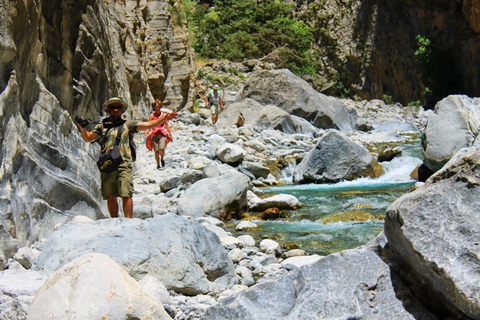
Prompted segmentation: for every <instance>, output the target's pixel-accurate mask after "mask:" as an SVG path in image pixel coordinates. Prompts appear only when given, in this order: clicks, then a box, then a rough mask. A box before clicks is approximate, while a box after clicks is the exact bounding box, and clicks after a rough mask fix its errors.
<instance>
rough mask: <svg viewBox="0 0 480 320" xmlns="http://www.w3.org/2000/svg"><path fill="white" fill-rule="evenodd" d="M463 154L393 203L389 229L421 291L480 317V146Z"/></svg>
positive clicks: (453, 308)
mask: <svg viewBox="0 0 480 320" xmlns="http://www.w3.org/2000/svg"><path fill="white" fill-rule="evenodd" d="M462 153H464V154H463V156H458V157H457V156H455V157H454V158H453V159H452V160H451V161H450V162H449V163H447V164H446V165H445V166H444V167H443V168H442V169H441V170H440V171H438V172H437V173H436V174H434V175H433V176H432V177H430V178H429V179H428V180H427V181H426V183H425V185H424V186H423V187H421V188H419V189H417V190H416V191H414V192H411V193H408V194H405V195H404V196H402V197H400V198H399V199H397V200H396V201H395V202H394V203H392V204H391V205H390V207H389V208H388V210H387V215H386V219H385V234H386V236H387V238H388V244H389V246H390V248H391V249H392V250H394V251H395V252H397V254H398V255H399V256H400V257H401V259H402V260H403V261H405V263H407V265H408V267H409V268H411V270H412V272H411V273H412V274H415V275H416V279H417V280H416V281H417V282H418V283H420V279H421V283H422V284H423V286H418V288H417V291H419V292H418V293H419V294H420V295H423V296H424V298H425V299H426V300H429V301H437V304H438V305H443V306H446V307H447V308H450V310H451V312H452V313H456V312H457V310H460V311H461V312H463V313H464V314H466V315H467V316H468V317H470V318H473V319H480V291H479V290H478V286H479V282H478V279H479V270H480V259H479V257H480V243H479V239H480V219H479V216H478V213H479V212H480V202H479V201H478V199H479V197H480V187H479V186H480V168H479V166H478V163H480V149H479V148H474V149H473V150H467V151H466V152H462ZM413 281H415V280H413Z"/></svg>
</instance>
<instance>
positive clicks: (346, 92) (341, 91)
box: [333, 74, 351, 98]
mask: <svg viewBox="0 0 480 320" xmlns="http://www.w3.org/2000/svg"><path fill="white" fill-rule="evenodd" d="M344 78H345V76H342V75H340V74H337V76H336V77H335V85H334V86H333V87H334V88H335V90H336V91H337V95H338V96H339V97H340V98H349V97H350V93H351V90H350V88H349V87H348V86H346V85H345V80H344Z"/></svg>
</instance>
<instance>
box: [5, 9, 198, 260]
mask: <svg viewBox="0 0 480 320" xmlns="http://www.w3.org/2000/svg"><path fill="white" fill-rule="evenodd" d="M169 10H170V2H169V1H167V0H164V1H146V0H145V1H141V0H139V1H118V0H101V1H100V0H75V1H74V0H64V1H61V0H49V1H42V0H36V1H33V0H17V1H11V0H1V1H0V30H1V32H0V140H1V141H2V145H1V146H0V214H1V215H2V217H3V218H4V219H2V220H1V221H2V224H3V225H1V226H0V229H4V230H6V231H7V232H8V233H9V234H10V235H11V236H13V237H15V238H17V239H18V240H19V241H20V242H21V243H23V244H27V243H28V242H33V241H35V240H37V239H39V238H43V237H45V236H46V235H48V233H49V232H50V231H51V230H53V228H54V227H55V225H56V224H58V223H62V222H65V221H68V220H69V219H71V217H72V216H74V215H76V214H85V215H89V216H91V217H92V218H101V217H103V216H105V214H106V208H105V205H104V203H103V202H102V200H101V198H100V194H99V174H98V170H97V168H96V166H95V158H96V155H97V153H98V149H99V148H98V146H97V145H95V144H85V143H84V142H83V141H82V139H81V138H80V135H79V132H78V129H77V128H76V126H75V124H74V123H73V121H72V118H73V115H77V114H80V115H85V116H87V117H89V118H91V119H97V120H98V119H100V118H101V116H102V113H103V110H102V107H101V105H102V103H103V102H104V101H105V100H106V99H107V98H109V97H111V96H121V97H123V98H124V99H125V100H126V101H127V102H128V103H129V105H130V106H131V107H130V108H129V110H128V111H127V115H128V116H129V117H135V118H139V119H142V118H143V119H145V118H146V117H147V116H148V114H149V112H150V110H151V109H150V102H151V101H153V99H154V98H160V99H163V100H164V101H167V102H169V104H170V105H169V106H170V107H171V108H173V109H178V108H181V107H183V106H184V105H185V104H186V101H187V98H188V95H189V92H190V90H191V87H190V79H191V75H192V73H193V69H194V66H193V62H192V57H191V56H192V51H191V50H190V49H189V48H188V45H187V39H186V35H185V34H184V33H183V31H181V30H179V29H176V28H174V27H173V24H172V15H171V14H170V11H169ZM0 253H1V252H0ZM0 256H2V255H1V254H0ZM4 258H6V259H8V258H9V257H8V256H5V257H4Z"/></svg>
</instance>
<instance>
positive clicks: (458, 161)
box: [0, 70, 480, 320]
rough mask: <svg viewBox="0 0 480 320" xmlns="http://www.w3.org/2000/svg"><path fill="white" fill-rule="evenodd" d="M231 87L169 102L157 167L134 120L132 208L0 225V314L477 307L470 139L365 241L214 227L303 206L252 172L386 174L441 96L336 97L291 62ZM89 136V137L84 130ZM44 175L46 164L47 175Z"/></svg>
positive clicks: (417, 315) (202, 315) (406, 314)
mask: <svg viewBox="0 0 480 320" xmlns="http://www.w3.org/2000/svg"><path fill="white" fill-rule="evenodd" d="M255 76H257V77H258V76H260V77H261V78H262V79H269V80H270V81H264V82H265V83H263V82H262V81H259V79H258V78H255ZM273 80H275V81H273ZM267 83H269V84H268V85H267ZM253 84H255V85H254V86H253ZM262 85H263V87H262V88H260V89H261V90H259V87H261V86H262ZM252 86H253V89H252ZM242 93H243V98H240V99H239V98H238V96H236V97H235V98H234V97H232V100H231V101H230V102H229V103H228V107H227V109H226V110H225V111H224V112H223V113H222V114H221V115H220V119H219V122H218V123H217V124H216V125H212V123H211V122H210V117H209V114H208V110H206V109H201V108H200V109H199V110H198V112H190V111H187V110H183V111H181V112H180V115H179V118H178V119H177V120H174V121H172V122H171V127H172V129H173V136H174V141H173V142H172V143H171V144H169V146H168V148H167V152H166V158H165V162H166V166H165V167H164V168H161V169H157V168H156V163H155V160H154V156H153V153H149V152H147V151H146V149H145V147H144V146H143V144H142V135H140V134H137V136H136V137H135V139H136V141H137V143H138V159H137V161H136V162H135V170H134V172H135V174H134V180H135V181H134V182H135V194H134V219H124V218H119V219H109V218H107V217H106V214H105V213H106V210H105V207H104V204H103V203H102V204H101V205H100V206H99V208H98V209H95V210H92V204H91V203H90V204H89V203H86V202H82V201H80V200H79V201H78V202H77V204H76V205H74V206H72V207H71V209H70V210H68V211H66V212H62V213H59V214H57V215H52V214H49V215H46V216H45V218H44V219H42V220H39V224H38V225H33V226H32V229H31V231H30V235H31V238H30V239H31V243H30V244H27V245H24V244H23V245H22V242H20V241H19V240H18V239H16V238H14V237H11V236H10V234H9V233H7V232H6V231H5V230H6V229H5V227H3V228H2V229H1V236H2V237H1V242H2V247H1V248H2V250H1V253H2V255H1V258H2V260H1V261H2V265H1V266H2V270H3V271H1V273H0V293H1V296H0V297H1V299H0V310H1V313H0V318H1V319H25V318H28V319H51V318H67V317H71V318H75V319H97V318H98V319H101V318H105V317H110V318H115V319H128V318H144V319H169V318H171V317H173V318H175V319H208V320H211V319H279V318H281V319H309V318H316V317H318V315H319V314H320V315H321V317H322V318H351V317H357V318H368V319H439V318H442V317H443V316H442V314H443V315H445V314H447V315H448V317H450V318H451V319H469V318H478V317H479V314H480V313H479V311H478V310H479V306H480V304H479V301H480V299H479V297H478V290H476V288H477V287H476V285H475V283H474V282H472V281H471V280H470V279H475V272H476V271H475V270H477V269H476V267H475V266H476V265H477V262H475V261H474V260H472V259H471V257H473V256H476V255H477V254H478V248H477V247H476V246H475V245H474V244H475V243H476V240H475V239H476V237H477V235H478V230H479V228H478V219H476V218H475V216H474V213H475V212H478V210H477V208H476V206H477V202H476V199H477V198H478V190H477V189H478V187H477V183H476V181H477V180H478V179H479V178H478V177H479V175H480V173H479V172H477V171H478V168H477V167H476V166H475V165H474V164H475V163H477V162H478V161H477V160H476V159H477V157H478V155H479V151H478V150H477V149H476V148H475V147H471V148H470V149H462V150H461V151H460V152H459V153H457V154H456V155H455V156H454V157H453V158H452V159H451V160H450V162H448V163H447V164H446V165H445V166H444V167H443V168H442V169H441V170H440V171H438V172H437V173H436V174H434V175H433V176H432V177H431V178H430V179H429V180H427V181H426V183H425V184H421V183H419V184H417V185H416V188H417V190H415V191H413V192H411V193H408V194H406V195H404V196H402V197H401V198H399V199H398V200H397V201H395V202H394V203H393V204H392V205H391V206H390V207H389V209H388V210H387V213H386V217H385V231H384V233H382V234H380V235H379V236H378V238H377V239H375V240H374V241H372V242H371V243H369V244H367V245H365V246H362V247H359V248H356V249H351V250H346V251H342V252H338V253H334V254H331V255H328V256H325V257H321V256H317V255H310V254H309V253H308V252H305V251H302V250H299V249H293V250H289V249H287V248H283V247H281V246H280V245H279V244H278V243H277V242H275V241H273V240H271V239H264V240H262V241H255V240H254V239H253V238H252V237H251V236H248V235H244V236H240V237H233V236H232V235H231V234H229V233H228V232H226V231H225V225H224V223H225V222H226V221H229V220H230V219H232V218H236V219H238V220H241V219H242V217H243V215H244V213H245V212H257V213H258V212H266V211H267V210H269V209H272V208H276V209H277V210H285V209H288V210H295V209H296V208H298V207H299V206H301V203H299V201H298V200H297V199H295V198H294V197H291V196H286V195H279V196H275V197H265V195H263V194H262V192H261V191H260V190H259V188H258V187H260V186H266V185H275V184H280V183H284V182H283V181H282V179H281V177H282V175H281V171H282V169H283V168H285V167H286V166H288V165H289V164H292V165H293V166H294V167H295V169H294V170H293V171H294V172H293V177H294V180H295V181H296V182H297V183H304V182H316V183H322V182H335V181H341V180H344V179H356V178H358V177H363V176H369V177H376V176H379V175H382V173H383V170H382V162H383V161H388V159H389V158H390V159H391V158H392V157H395V156H396V155H398V154H400V153H401V144H402V141H404V140H405V139H408V137H409V136H412V135H416V134H417V135H419V134H421V133H422V132H429V129H428V123H427V119H429V121H430V120H431V119H434V117H435V116H436V115H437V114H438V113H439V110H441V109H442V104H441V105H439V110H435V111H428V112H425V111H424V110H423V109H422V108H421V107H405V106H401V105H398V104H396V105H386V104H385V103H384V102H382V101H380V100H375V101H368V102H367V101H362V102H354V101H348V100H338V99H334V98H331V97H326V96H323V95H319V94H318V93H316V92H314V91H312V90H311V88H310V87H309V86H308V85H307V84H306V83H305V82H303V80H301V79H298V78H296V77H294V76H293V75H292V74H291V73H290V72H289V71H287V70H281V71H271V72H268V73H265V72H263V71H262V72H259V73H257V74H256V75H253V77H252V78H251V79H249V80H248V81H247V82H246V84H245V86H244V88H243V89H242ZM279 93H283V94H279ZM228 94H230V93H228ZM232 96H233V95H232ZM266 97H268V98H266ZM292 97H296V98H295V99H293V98H292ZM292 99H293V100H292ZM266 101H270V103H271V104H265V102H266ZM449 101H453V103H454V105H456V106H457V110H463V109H461V108H462V106H463V107H464V108H465V109H467V110H468V108H475V105H469V104H466V103H465V102H469V101H470V102H471V101H473V100H468V99H466V98H460V99H457V98H456V97H451V98H448V99H447V100H445V101H444V102H443V105H445V104H446V105H447V106H448V107H449V109H448V110H449V112H450V113H452V114H454V108H452V107H451V106H452V104H451V103H450V102H449ZM459 101H460V102H462V103H463V104H462V103H458V104H455V102H459ZM292 105H295V106H296V107H292ZM313 106H316V107H313ZM286 110H288V111H286ZM239 113H242V114H243V115H244V117H245V120H246V121H245V124H244V125H243V126H241V127H239V126H237V125H235V124H234V123H235V122H236V120H237V118H238V115H239ZM461 113H462V114H468V113H466V112H461ZM300 115H301V116H300ZM447 119H448V120H449V121H450V120H451V119H450V118H447ZM461 119H465V118H461ZM470 120H471V121H469V123H473V122H474V118H473V117H472V118H470ZM434 122H435V121H434ZM439 122H441V121H436V122H435V123H436V125H438V123H439ZM313 123H316V125H313ZM456 124H457V125H458V123H456ZM320 125H321V126H323V128H319V127H318V126H320ZM450 126H451V127H454V126H453V125H452V124H450ZM445 128H448V126H445ZM446 131H448V130H446ZM406 133H408V134H406ZM430 137H432V135H430ZM447 138H448V135H447ZM447 138H444V139H445V140H448V139H447ZM425 143H427V142H425ZM424 147H425V148H428V144H425V145H424ZM85 148H86V149H87V150H88V151H89V152H91V153H92V154H95V153H96V152H98V147H97V146H95V145H90V146H85ZM92 158H93V159H94V156H92ZM82 159H83V158H82ZM84 159H86V160H85V161H86V163H88V161H92V160H88V157H86V156H85V157H84ZM380 159H381V160H380ZM379 160H380V161H379ZM92 162H93V161H92ZM52 176H53V175H50V176H49V175H46V176H45V177H44V178H43V181H42V183H43V185H44V186H46V185H49V183H50V184H51V182H52V181H55V179H53V178H52ZM49 179H51V180H49ZM49 181H50V182H49ZM91 181H93V185H95V181H96V180H91ZM82 183H83V182H82ZM453 204H455V205H453ZM445 208H449V209H448V210H445ZM2 223H3V225H4V226H9V225H10V224H9V222H8V221H2ZM237 227H238V228H249V227H250V225H249V222H248V221H241V222H239V224H238V225H237ZM439 234H440V235H441V237H438V235H439ZM472 244H473V245H472ZM457 253H459V254H457ZM435 266H437V267H435ZM438 268H440V269H438ZM439 270H440V271H439ZM458 270H464V271H462V272H466V274H465V273H459V271H458ZM439 306H441V308H439Z"/></svg>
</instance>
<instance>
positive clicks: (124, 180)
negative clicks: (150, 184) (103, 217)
mask: <svg viewBox="0 0 480 320" xmlns="http://www.w3.org/2000/svg"><path fill="white" fill-rule="evenodd" d="M100 180H101V181H102V186H101V189H102V197H103V200H107V199H111V198H116V197H129V198H131V197H132V195H133V170H132V168H125V169H124V168H122V169H120V170H117V171H114V172H112V173H105V172H101V173H100Z"/></svg>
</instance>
